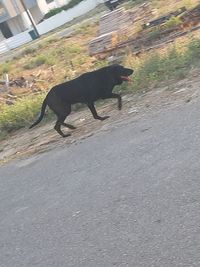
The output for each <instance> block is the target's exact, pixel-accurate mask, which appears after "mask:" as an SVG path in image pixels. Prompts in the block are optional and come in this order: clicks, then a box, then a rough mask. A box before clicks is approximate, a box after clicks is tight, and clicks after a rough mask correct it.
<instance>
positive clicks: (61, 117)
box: [54, 105, 76, 137]
mask: <svg viewBox="0 0 200 267" xmlns="http://www.w3.org/2000/svg"><path fill="white" fill-rule="evenodd" d="M54 110H55V109H54ZM70 112H71V105H68V106H65V107H64V106H60V107H59V110H57V112H56V111H55V113H56V115H57V117H58V119H57V121H56V124H55V126H54V129H55V130H56V131H57V132H58V133H59V134H60V135H61V136H62V137H68V136H70V134H64V133H63V132H62V131H61V128H60V127H61V125H63V126H65V127H67V128H69V129H76V127H74V126H73V125H71V124H68V123H65V122H64V121H65V119H66V117H67V116H68V115H69V114H70Z"/></svg>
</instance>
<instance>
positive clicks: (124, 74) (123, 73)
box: [110, 64, 133, 85]
mask: <svg viewBox="0 0 200 267" xmlns="http://www.w3.org/2000/svg"><path fill="white" fill-rule="evenodd" d="M110 70H111V72H112V76H113V78H114V80H115V84H116V85H120V84H122V82H123V81H130V78H129V76H130V75H131V74H133V70H132V69H128V68H125V67H123V66H122V65H118V64H114V65H112V66H110Z"/></svg>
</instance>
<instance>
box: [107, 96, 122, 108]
mask: <svg viewBox="0 0 200 267" xmlns="http://www.w3.org/2000/svg"><path fill="white" fill-rule="evenodd" d="M108 98H117V99H118V109H119V110H121V109H122V97H121V95H119V94H114V93H111V94H110V95H106V96H105V97H104V99H108Z"/></svg>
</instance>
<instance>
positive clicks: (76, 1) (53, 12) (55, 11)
mask: <svg viewBox="0 0 200 267" xmlns="http://www.w3.org/2000/svg"><path fill="white" fill-rule="evenodd" d="M81 1H83V0H71V1H70V2H69V3H68V4H66V5H64V6H62V7H57V8H53V9H51V10H50V11H49V12H48V13H47V14H46V15H45V19H48V18H50V17H52V16H54V15H56V14H58V13H60V12H61V11H63V10H68V9H70V8H72V7H74V6H76V5H77V4H79V3H80V2H81Z"/></svg>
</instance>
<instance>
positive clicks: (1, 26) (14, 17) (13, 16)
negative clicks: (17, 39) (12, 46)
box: [0, 0, 69, 41]
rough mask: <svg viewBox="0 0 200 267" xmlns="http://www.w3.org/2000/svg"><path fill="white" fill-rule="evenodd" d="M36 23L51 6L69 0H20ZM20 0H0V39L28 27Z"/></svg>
mask: <svg viewBox="0 0 200 267" xmlns="http://www.w3.org/2000/svg"><path fill="white" fill-rule="evenodd" d="M22 1H23V2H24V4H25V5H26V7H27V8H28V10H29V11H30V13H31V15H32V17H33V20H34V21H35V23H36V24H37V23H38V22H39V21H40V20H41V19H42V18H43V16H44V15H45V14H46V13H47V12H48V11H49V10H50V9H52V8H56V7H60V6H62V5H64V4H66V3H68V2H69V0H22ZM30 26H31V22H30V19H29V18H28V16H27V14H26V12H25V11H24V8H23V6H22V4H21V0H0V41H1V40H4V39H7V38H10V37H12V36H14V35H16V34H18V33H20V32H23V31H25V30H26V29H28V28H30Z"/></svg>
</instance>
